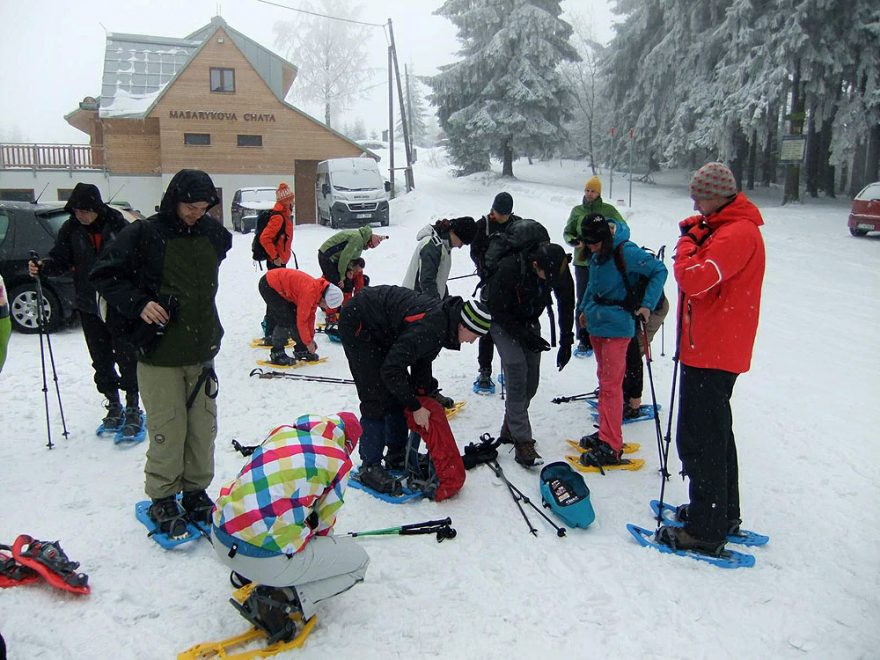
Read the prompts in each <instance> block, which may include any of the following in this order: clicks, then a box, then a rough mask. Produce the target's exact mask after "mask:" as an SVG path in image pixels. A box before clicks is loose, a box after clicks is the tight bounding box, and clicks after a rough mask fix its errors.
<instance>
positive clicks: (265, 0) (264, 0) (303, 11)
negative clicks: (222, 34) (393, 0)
mask: <svg viewBox="0 0 880 660" xmlns="http://www.w3.org/2000/svg"><path fill="white" fill-rule="evenodd" d="M257 2H262V3H263V4H264V5H272V6H273V7H280V8H281V9H288V10H290V11H296V12H299V13H301V14H308V15H309V16H318V17H319V18H328V19H330V20H331V21H342V22H344V23H356V24H357V25H368V26H370V27H378V28H384V27H385V24H384V23H366V22H365V21H356V20H354V19H353V18H340V17H338V16H328V15H327V14H319V13H318V12H314V11H308V10H306V9H297V8H296V7H288V6H287V5H280V4H278V3H277V2H270V1H269V0H257Z"/></svg>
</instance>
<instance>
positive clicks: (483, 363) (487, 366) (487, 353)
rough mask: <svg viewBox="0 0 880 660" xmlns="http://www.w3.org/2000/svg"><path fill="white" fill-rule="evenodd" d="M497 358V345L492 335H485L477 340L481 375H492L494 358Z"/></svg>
mask: <svg viewBox="0 0 880 660" xmlns="http://www.w3.org/2000/svg"><path fill="white" fill-rule="evenodd" d="M494 357H495V343H494V342H493V341H492V335H491V334H489V335H483V336H482V337H480V338H479V339H478V340H477V364H478V365H479V366H480V373H487V374H491V373H492V358H494Z"/></svg>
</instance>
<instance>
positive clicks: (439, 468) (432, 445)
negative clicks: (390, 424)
mask: <svg viewBox="0 0 880 660" xmlns="http://www.w3.org/2000/svg"><path fill="white" fill-rule="evenodd" d="M419 402H420V403H421V404H422V406H424V407H425V408H426V409H427V410H428V412H430V413H431V418H430V420H429V426H428V429H427V430H425V429H424V428H423V427H421V426H416V423H415V421H414V420H413V416H412V412H411V411H409V410H406V411H405V414H406V423H407V426H408V427H409V429H410V430H411V431H414V432H415V433H418V434H419V435H420V436H421V437H422V440H424V441H425V444H426V445H427V446H428V452H429V453H430V454H431V462H432V463H433V464H434V471H435V472H436V473H437V480H438V482H439V485H438V486H437V491H436V493H434V501H435V502H439V501H440V500H445V499H447V498H449V497H452V496H453V495H455V494H456V493H457V492H458V491H459V490H461V487H462V486H463V485H464V479H465V472H464V463H463V462H462V460H461V454H460V453H459V451H458V446H457V445H456V444H455V436H453V435H452V429H451V428H450V427H449V420H448V419H446V410H445V409H444V408H443V406H441V405H440V404H439V403H437V401H436V400H434V399H433V398H431V397H429V396H420V397H419Z"/></svg>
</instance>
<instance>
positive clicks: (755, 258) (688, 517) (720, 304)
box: [657, 163, 764, 554]
mask: <svg viewBox="0 0 880 660" xmlns="http://www.w3.org/2000/svg"><path fill="white" fill-rule="evenodd" d="M690 194H691V198H692V199H693V200H694V210H696V211H699V212H700V214H699V215H694V216H691V217H689V218H687V219H685V220H683V221H682V222H681V223H680V225H679V226H680V228H681V233H682V236H681V238H680V239H679V241H678V245H677V246H676V248H675V280H676V282H678V287H679V292H680V297H679V319H680V323H679V326H680V328H681V330H680V333H679V339H678V342H679V346H678V350H679V363H680V365H681V387H680V390H679V392H680V399H681V400H680V407H679V413H678V433H677V436H676V444H677V446H678V455H679V458H681V462H682V466H683V472H684V474H686V475H687V476H688V478H689V480H690V484H689V495H690V503H689V504H686V505H683V506H681V507H679V510H678V519H679V520H680V521H682V522H684V523H685V526H684V527H681V528H676V527H670V526H664V527H661V528H660V530H659V531H658V532H657V541H658V542H660V543H664V544H666V545H669V546H671V547H673V548H678V549H685V550H696V551H699V552H705V553H709V554H718V553H720V552H721V551H722V550H723V549H724V544H725V542H726V540H727V537H728V535H730V534H736V533H738V532H739V525H740V522H741V520H740V509H739V475H738V467H737V456H736V443H735V442H734V437H733V413H732V411H731V409H730V397H731V395H732V394H733V386H734V384H735V383H736V378H737V376H738V375H739V374H741V373H745V372H746V371H748V370H749V367H750V365H751V360H752V348H753V346H754V343H755V335H756V333H757V330H758V314H759V311H760V307H761V286H762V283H763V281H764V241H763V239H762V237H761V232H760V230H759V227H760V226H761V225H763V224H764V220H763V219H762V218H761V213H760V211H758V208H757V207H756V206H755V205H754V204H753V203H752V202H750V201H749V199H748V198H747V197H746V196H745V195H744V194H743V193H738V192H737V185H736V179H735V178H734V176H733V173H732V172H731V171H730V169H729V168H728V167H727V166H725V165H723V164H722V163H708V164H707V165H704V166H703V167H701V168H700V169H699V170H697V172H696V174H694V176H693V178H692V179H691V183H690Z"/></svg>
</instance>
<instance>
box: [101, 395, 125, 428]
mask: <svg viewBox="0 0 880 660" xmlns="http://www.w3.org/2000/svg"><path fill="white" fill-rule="evenodd" d="M124 423H125V410H124V409H123V407H122V404H121V403H119V402H118V401H115V402H112V401H111V402H110V403H108V404H107V414H106V415H105V416H104V419H103V420H101V423H100V425H98V428H97V429H96V430H95V435H99V436H104V435H114V436H115V435H116V433H117V432H118V431H119V430H120V429H121V428H122V425H123V424H124Z"/></svg>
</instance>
